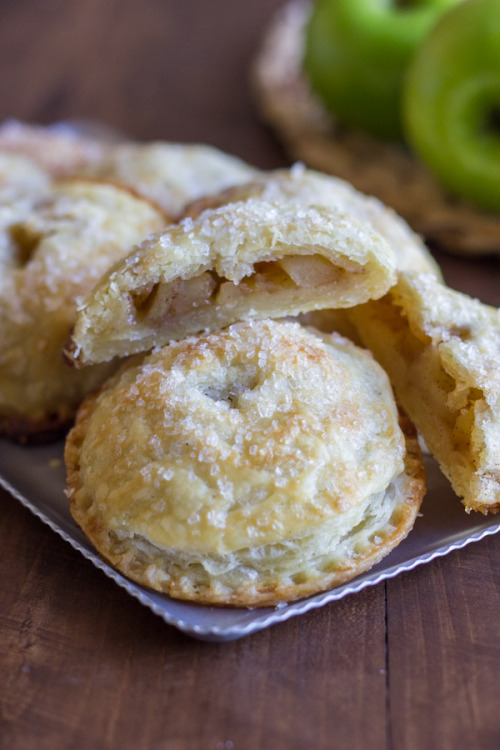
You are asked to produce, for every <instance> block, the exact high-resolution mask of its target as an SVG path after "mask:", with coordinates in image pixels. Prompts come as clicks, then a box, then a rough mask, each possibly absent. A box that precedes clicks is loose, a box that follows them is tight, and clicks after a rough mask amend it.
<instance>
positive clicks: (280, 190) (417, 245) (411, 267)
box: [185, 163, 441, 277]
mask: <svg viewBox="0 0 500 750" xmlns="http://www.w3.org/2000/svg"><path fill="white" fill-rule="evenodd" d="M252 198H259V199H261V200H265V201H269V202H270V203H275V204H282V205H285V206H286V205H293V204H298V205H301V206H303V207H305V206H327V207H330V208H333V209H336V210H337V211H339V212H341V213H343V214H347V215H350V216H352V217H354V218H355V219H357V220H359V221H366V222H369V223H370V224H371V225H372V226H373V228H374V229H375V230H376V231H377V232H379V233H380V234H381V235H382V237H384V239H386V240H387V242H388V243H389V245H390V246H391V248H392V249H393V251H394V254H395V257H396V264H397V267H398V269H399V270H401V271H423V272H428V273H433V274H434V275H436V276H439V277H440V276H441V272H440V270H439V266H438V264H437V263H436V261H435V260H434V258H433V257H432V255H431V253H430V252H429V250H428V249H427V247H426V246H425V244H424V242H423V241H422V239H421V238H420V237H419V236H418V235H417V234H415V232H413V231H412V230H411V229H410V227H409V226H408V224H407V223H406V222H405V221H404V220H403V219H402V218H401V217H400V216H398V215H397V214H396V213H395V211H393V210H392V209H390V208H389V207H388V206H385V205H384V204H383V203H382V202H381V201H379V200H377V198H373V197H371V196H368V195H364V194H363V193H360V192H359V190H356V189H355V188H354V187H353V186H352V185H351V184H350V183H348V182H346V181H345V180H341V179H339V178H338V177H334V176H333V175H327V174H323V173H321V172H317V171H315V170H313V169H307V168H306V167H305V166H304V165H303V164H300V163H297V164H294V166H293V167H291V168H290V169H278V170H276V171H274V172H260V173H259V174H257V175H255V176H254V178H253V179H252V180H251V181H250V182H245V183H242V184H239V185H234V186H233V187H230V188H227V189H226V190H223V191H222V192H220V193H215V194H213V195H207V196H205V197H203V198H200V200H198V201H195V202H194V203H192V204H191V205H190V206H188V207H187V209H186V214H185V215H186V216H191V217H192V218H195V217H196V216H198V215H199V214H200V213H201V212H202V211H204V210H205V209H207V208H216V207H218V206H223V205H225V204H226V203H235V202H238V201H244V200H249V199H252Z"/></svg>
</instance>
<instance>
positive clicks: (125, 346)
mask: <svg viewBox="0 0 500 750" xmlns="http://www.w3.org/2000/svg"><path fill="white" fill-rule="evenodd" d="M394 268H395V260H394V254H393V253H392V251H391V248H390V247H389V245H388V244H387V243H386V242H385V240H384V239H383V238H382V237H381V236H380V235H378V234H377V233H376V232H375V231H374V230H373V229H372V227H371V226H370V225H368V224H361V223H359V222H356V221H355V220H354V219H351V218H350V217H348V216H344V215H342V214H339V213H337V212H335V211H333V210H329V209H326V208H324V207H321V206H319V207H316V208H311V207H305V208H302V207H298V206H290V207H286V208H285V207H283V206H281V205H275V204H271V203H268V202H267V201H262V200H257V199H256V200H248V201H244V202H240V203H231V204H228V205H227V206H222V207H220V208H218V209H213V210H207V211H205V212H203V213H202V214H200V216H199V217H198V218H197V219H194V220H193V219H191V218H187V219H185V220H183V221H182V222H180V223H179V224H177V225H172V226H170V227H168V228H167V229H166V230H165V231H164V232H162V233H160V234H158V235H156V236H154V237H152V238H151V239H149V240H148V241H146V242H143V243H142V244H141V245H140V246H139V247H138V248H137V249H136V250H135V251H134V252H132V253H131V254H130V255H129V257H128V258H126V260H124V261H123V262H122V263H120V264H119V265H117V266H116V267H115V268H114V269H113V270H112V271H111V272H110V273H109V274H107V275H106V276H105V277H104V278H103V280H102V281H101V282H100V283H99V284H98V285H97V286H96V287H95V289H94V290H93V291H92V292H91V293H89V294H87V295H86V296H85V297H83V299H81V300H80V301H79V305H78V316H77V321H76V325H75V328H74V332H73V336H72V340H71V343H70V344H69V345H68V347H67V348H66V352H67V354H68V356H70V357H72V359H73V360H74V361H75V363H76V364H77V365H86V364H93V363H97V362H102V361H107V360H109V359H110V358H111V357H113V356H121V357H123V356H126V355H128V354H133V353H136V352H140V351H146V350H148V349H151V347H153V346H156V345H162V344H165V343H168V342H169V341H170V340H171V339H180V338H183V337H184V336H186V335H189V334H191V333H196V332H198V331H203V330H204V329H217V328H221V327H224V326H226V325H229V324H230V323H232V322H234V321H236V320H243V319H245V318H249V317H250V318H251V317H258V318H264V317H283V316H286V315H296V314H298V313H300V312H306V311H308V310H314V309H320V308H331V307H350V306H352V305H356V304H358V303H360V302H363V301H366V300H368V299H371V298H376V297H379V296H381V295H382V294H384V292H385V291H387V289H388V288H389V287H390V286H391V284H392V283H393V282H394V279H395V271H394Z"/></svg>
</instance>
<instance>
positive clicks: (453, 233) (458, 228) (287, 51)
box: [252, 0, 500, 255]
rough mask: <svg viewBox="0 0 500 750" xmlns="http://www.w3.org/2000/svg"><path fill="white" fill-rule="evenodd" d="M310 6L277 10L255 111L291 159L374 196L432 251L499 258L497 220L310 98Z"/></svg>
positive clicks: (258, 65)
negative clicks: (305, 64) (306, 45)
mask: <svg viewBox="0 0 500 750" xmlns="http://www.w3.org/2000/svg"><path fill="white" fill-rule="evenodd" d="M309 8H310V3H308V2H304V1H303V0H299V2H291V3H289V4H288V5H286V6H285V7H284V8H283V9H282V10H281V11H280V12H279V14H278V15H277V16H276V19H275V21H274V22H273V23H272V24H271V26H270V28H269V30H268V32H267V34H266V37H265V39H264V40H263V45H262V48H261V50H260V52H259V54H258V56H257V59H256V60H255V64H254V68H253V73H252V81H253V84H254V88H255V93H256V99H257V103H258V106H259V108H260V111H261V113H262V115H263V117H264V118H265V119H266V120H267V121H268V122H269V123H270V124H271V125H272V126H273V127H274V128H275V129H276V131H277V133H278V135H279V137H280V138H281V140H282V141H283V143H284V145H285V147H286V148H287V150H288V152H289V153H290V154H291V156H292V157H293V158H294V159H299V160H301V161H303V162H305V163H306V164H308V165H309V166H311V167H314V168H316V169H320V170H322V171H324V172H330V173H332V174H334V175H337V176H338V177H341V178H342V179H345V180H348V181H349V182H351V183H352V184H353V185H354V186H355V187H356V188H357V189H358V190H361V191H362V192H363V193H367V194H368V195H375V196H377V198H379V199H380V200H382V201H383V202H384V203H386V204H387V205H389V206H392V207H393V208H394V209H395V210H396V211H397V212H398V214H400V215H401V216H403V217H404V218H405V219H406V221H408V223H409V224H410V226H411V227H412V228H413V229H414V230H415V231H416V232H419V233H420V234H422V235H423V236H424V237H425V238H426V240H427V241H428V242H429V243H430V244H431V245H432V246H433V247H434V246H435V247H438V248H440V249H444V250H447V251H449V252H453V253H461V254H468V255H481V254H488V253H490V254H497V255H498V254H500V218H499V217H498V216H496V215H494V214H489V213H486V212H483V211H481V210H480V209H476V208H474V207H473V206H469V205H468V204H466V203H463V202H460V201H458V200H456V199H454V198H452V197H450V196H449V195H448V194H447V193H445V191H444V190H443V189H441V187H440V186H439V184H438V183H437V181H436V180H435V178H434V177H433V176H432V175H431V174H430V173H429V172H428V171H427V170H426V168H425V167H424V166H423V165H422V164H421V163H420V162H419V161H418V160H417V159H416V158H414V157H413V156H412V155H411V154H410V153H409V151H407V150H406V149H404V148H403V147H398V146H396V145H393V144H390V143H385V142H383V141H379V140H377V139H375V138H372V137H370V136H368V135H365V134H363V133H360V132H358V131H354V130H351V129H348V128H344V127H342V126H340V125H339V124H338V123H337V122H335V119H334V117H332V115H331V114H329V113H327V112H326V110H325V108H324V107H323V105H322V104H321V103H320V102H319V101H318V99H317V98H316V97H315V96H314V95H313V94H312V92H311V90H310V87H309V85H308V83H307V81H306V79H305V77H304V76H303V74H302V69H301V68H302V54H303V30H304V25H305V23H306V20H307V17H308V14H309Z"/></svg>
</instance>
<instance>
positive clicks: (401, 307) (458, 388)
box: [351, 274, 500, 513]
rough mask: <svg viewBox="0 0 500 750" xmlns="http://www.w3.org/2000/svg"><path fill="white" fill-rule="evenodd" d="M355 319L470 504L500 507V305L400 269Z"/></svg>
mask: <svg viewBox="0 0 500 750" xmlns="http://www.w3.org/2000/svg"><path fill="white" fill-rule="evenodd" d="M351 318H352V319H353V321H354V323H355V324H356V326H357V329H358V333H359V335H360V337H361V339H362V341H363V342H364V343H365V345H366V346H368V347H369V348H370V349H371V350H372V351H373V353H374V355H375V356H376V358H377V359H378V361H379V362H380V363H381V365H382V366H383V367H384V368H385V370H386V371H387V373H388V374H389V377H390V379H391V381H392V384H393V387H394V390H395V392H396V395H397V397H398V399H399V401H400V402H401V404H402V405H403V407H404V409H405V410H406V411H407V413H408V414H409V416H410V418H411V419H412V421H413V422H414V423H415V425H416V427H417V429H418V430H419V431H420V432H421V434H422V436H423V438H424V440H425V443H426V445H427V447H428V448H429V450H430V451H431V453H432V454H433V455H434V456H435V458H436V459H437V461H438V462H439V464H440V466H441V469H442V471H443V473H444V474H445V475H446V476H447V477H448V479H449V480H450V482H451V484H452V486H453V489H454V490H455V492H456V493H457V494H458V495H459V496H460V497H462V498H463V503H464V505H465V507H466V509H467V510H468V511H470V510H478V511H482V512H483V513H488V511H492V512H497V511H498V510H500V441H499V439H498V435H499V431H500V311H498V310H497V309H496V308H493V307H489V306H487V305H484V304H482V303H481V302H479V301H478V300H475V299H471V298H470V297H468V296H467V295H465V294H461V293H460V292H456V291H454V290H451V289H449V288H447V287H446V286H444V285H443V284H440V283H439V281H437V280H436V279H435V278H433V277H432V276H431V275H428V274H401V276H400V279H399V281H398V283H397V284H396V285H395V286H394V287H393V288H392V289H391V290H390V292H389V293H388V294H387V295H386V296H384V297H383V298H382V299H380V300H378V301H376V302H370V303H368V304H366V305H362V306H361V307H359V308H357V309H356V310H355V311H353V312H352V314H351Z"/></svg>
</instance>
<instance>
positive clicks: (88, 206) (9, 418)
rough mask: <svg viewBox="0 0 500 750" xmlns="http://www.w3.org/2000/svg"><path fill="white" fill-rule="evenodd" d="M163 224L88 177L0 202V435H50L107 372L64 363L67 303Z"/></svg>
mask: <svg viewBox="0 0 500 750" xmlns="http://www.w3.org/2000/svg"><path fill="white" fill-rule="evenodd" d="M163 223H164V219H163V216H162V214H160V213H159V212H158V211H157V210H156V209H154V208H153V207H152V206H151V205H150V204H149V203H147V202H146V201H144V200H142V199H139V198H136V197H135V196H133V195H132V194H130V192H129V191H126V190H123V189H121V188H117V187H115V186H112V185H104V184H100V183H92V182H89V181H85V182H79V181H72V182H67V183H61V184H59V185H55V186H52V187H50V188H47V189H44V190H42V191H41V192H36V191H35V192H31V193H29V192H25V193H24V194H23V196H20V197H19V199H18V200H17V201H14V202H12V201H9V202H7V203H1V201H0V432H1V433H4V434H7V435H10V436H13V437H16V438H19V439H27V438H29V437H35V436H37V437H39V438H40V437H42V436H45V435H51V434H52V433H53V432H54V431H57V430H59V429H61V428H62V427H63V426H65V425H66V424H67V423H68V421H69V420H70V419H71V418H72V416H73V415H74V412H75V410H76V408H77V406H78V405H79V403H80V402H81V400H82V398H83V397H84V395H85V394H86V393H87V392H88V391H89V390H91V389H92V388H94V387H95V386H96V385H98V384H99V383H100V382H102V380H103V377H104V376H105V375H107V374H108V373H109V372H110V368H109V367H107V366H106V367H104V368H103V367H99V368H90V369H88V370H86V371H84V372H76V371H75V370H74V369H73V368H69V367H67V365H65V364H64V362H63V358H62V346H63V344H64V342H65V341H66V339H67V338H68V335H69V331H70V328H71V326H72V324H73V322H74V318H75V297H76V296H77V295H79V294H82V293H84V292H86V291H88V290H89V289H90V288H91V287H92V286H93V285H94V284H95V283H96V281H97V280H98V279H99V277H100V276H101V274H102V273H103V272H104V271H106V270H107V269H108V268H109V267H110V265H111V264H112V263H113V262H115V261H116V260H118V259H120V258H122V257H123V256H124V255H125V254H126V253H127V252H128V251H129V250H130V248H131V247H132V246H133V245H134V243H137V242H138V241H139V240H141V239H143V238H144V237H145V236H147V235H148V234H149V233H150V232H152V231H153V230H158V229H159V228H160V227H161V226H163Z"/></svg>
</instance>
